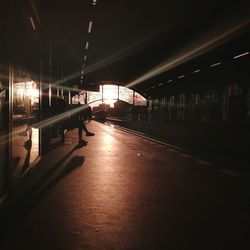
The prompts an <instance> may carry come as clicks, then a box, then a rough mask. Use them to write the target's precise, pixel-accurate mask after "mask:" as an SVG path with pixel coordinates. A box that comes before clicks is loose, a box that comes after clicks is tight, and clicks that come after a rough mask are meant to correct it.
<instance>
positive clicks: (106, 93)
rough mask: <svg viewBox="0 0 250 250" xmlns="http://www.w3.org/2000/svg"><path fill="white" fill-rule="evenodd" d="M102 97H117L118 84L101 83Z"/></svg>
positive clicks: (109, 98) (110, 98) (108, 98)
mask: <svg viewBox="0 0 250 250" xmlns="http://www.w3.org/2000/svg"><path fill="white" fill-rule="evenodd" d="M103 99H106V100H113V99H118V86H117V85H103Z"/></svg>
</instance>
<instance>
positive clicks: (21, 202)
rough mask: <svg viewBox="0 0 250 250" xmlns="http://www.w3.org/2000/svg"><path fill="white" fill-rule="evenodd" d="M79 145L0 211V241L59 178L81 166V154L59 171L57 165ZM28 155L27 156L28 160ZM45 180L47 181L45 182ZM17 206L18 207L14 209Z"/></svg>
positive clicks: (83, 159)
mask: <svg viewBox="0 0 250 250" xmlns="http://www.w3.org/2000/svg"><path fill="white" fill-rule="evenodd" d="M30 146H31V144H28V145H27V149H28V150H27V151H29V148H30ZM79 147H80V146H79V145H77V146H75V147H74V148H73V149H72V150H71V151H70V152H68V154H66V155H65V156H64V157H63V158H62V159H61V160H59V161H58V162H57V163H56V164H55V165H54V166H53V168H51V169H50V171H48V173H46V174H45V175H44V176H42V177H41V178H40V179H39V180H38V181H37V182H36V183H35V184H34V185H33V186H32V187H30V189H29V190H28V191H27V192H25V194H24V195H23V196H22V197H19V198H18V199H17V200H16V201H15V202H14V203H13V204H11V206H10V207H7V209H5V212H4V211H0V212H1V213H0V221H1V224H0V243H1V241H4V240H5V238H6V237H7V235H11V232H12V230H14V229H15V227H16V226H17V225H18V224H19V223H21V222H22V221H23V220H25V219H26V216H27V215H28V214H29V213H30V211H31V210H32V209H33V208H34V207H35V206H36V205H37V204H38V203H39V201H41V199H42V198H43V197H44V196H45V195H46V194H47V193H48V192H49V191H50V190H51V188H53V187H54V186H55V185H56V184H57V183H58V182H59V181H60V180H62V179H63V178H64V177H66V176H67V175H69V174H70V173H71V172H72V171H74V170H76V169H77V168H78V167H81V166H83V164H84V161H85V158H84V157H83V156H74V157H73V158H72V159H71V160H70V161H69V163H68V164H67V165H66V166H65V167H64V168H63V169H62V170H61V171H60V170H59V167H60V166H61V165H62V163H63V162H64V161H65V160H66V159H67V158H68V157H69V156H70V154H71V153H72V152H73V151H75V150H76V149H78V148H79ZM28 158H29V156H27V162H28ZM56 170H57V171H60V173H59V174H58V175H57V176H56V177H55V178H54V179H52V180H51V181H49V177H52V174H53V173H54V172H55V171H56ZM46 182H47V183H46ZM17 207H18V209H16V208H17Z"/></svg>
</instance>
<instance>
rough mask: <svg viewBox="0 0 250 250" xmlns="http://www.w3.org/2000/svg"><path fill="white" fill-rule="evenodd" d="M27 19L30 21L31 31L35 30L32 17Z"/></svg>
mask: <svg viewBox="0 0 250 250" xmlns="http://www.w3.org/2000/svg"><path fill="white" fill-rule="evenodd" d="M29 19H30V23H31V26H32V28H33V30H36V26H35V23H34V20H33V18H32V16H30V18H29Z"/></svg>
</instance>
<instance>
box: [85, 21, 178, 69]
mask: <svg viewBox="0 0 250 250" xmlns="http://www.w3.org/2000/svg"><path fill="white" fill-rule="evenodd" d="M173 24H174V23H169V24H168V25H169V26H171V25H173ZM162 32H163V31H162V30H160V31H158V32H155V33H154V34H151V35H149V36H147V37H144V38H142V39H141V40H139V41H135V42H133V43H132V44H131V45H129V46H128V47H126V48H124V49H121V50H119V51H117V52H115V53H114V54H112V55H110V56H108V57H105V58H104V59H101V60H100V61H98V62H96V63H95V64H93V65H90V66H88V67H87V68H86V74H87V73H92V72H95V71H97V70H99V69H102V68H104V67H106V66H108V65H110V64H112V63H115V62H118V61H121V60H122V59H124V58H126V57H128V56H130V55H133V54H135V53H137V52H139V51H141V50H143V49H144V48H146V47H147V45H148V44H149V42H150V40H152V39H154V38H155V37H157V35H159V34H161V33H162Z"/></svg>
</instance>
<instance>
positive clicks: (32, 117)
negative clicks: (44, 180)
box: [12, 68, 39, 184]
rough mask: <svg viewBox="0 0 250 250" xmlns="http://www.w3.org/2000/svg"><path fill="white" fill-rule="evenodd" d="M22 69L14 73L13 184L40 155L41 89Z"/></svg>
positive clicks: (15, 70)
mask: <svg viewBox="0 0 250 250" xmlns="http://www.w3.org/2000/svg"><path fill="white" fill-rule="evenodd" d="M27 79H30V76H29V75H27V73H26V72H24V71H23V70H21V69H17V68H15V69H14V70H13V86H12V93H13V94H12V96H13V106H12V121H13V122H12V126H13V128H12V174H13V182H14V184H15V183H16V182H17V181H18V179H19V178H21V177H22V176H23V175H24V174H25V173H26V171H27V169H28V168H29V167H30V165H31V164H32V163H33V162H34V160H35V159H36V158H37V157H38V156H39V130H38V129H37V128H35V127H34V126H35V123H36V122H37V121H38V118H39V86H38V84H37V83H35V82H34V81H32V80H27Z"/></svg>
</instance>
